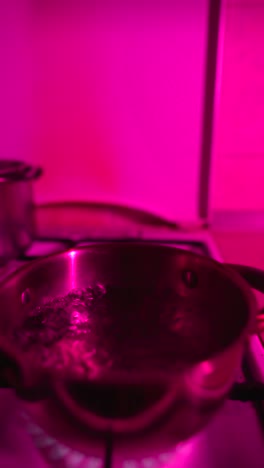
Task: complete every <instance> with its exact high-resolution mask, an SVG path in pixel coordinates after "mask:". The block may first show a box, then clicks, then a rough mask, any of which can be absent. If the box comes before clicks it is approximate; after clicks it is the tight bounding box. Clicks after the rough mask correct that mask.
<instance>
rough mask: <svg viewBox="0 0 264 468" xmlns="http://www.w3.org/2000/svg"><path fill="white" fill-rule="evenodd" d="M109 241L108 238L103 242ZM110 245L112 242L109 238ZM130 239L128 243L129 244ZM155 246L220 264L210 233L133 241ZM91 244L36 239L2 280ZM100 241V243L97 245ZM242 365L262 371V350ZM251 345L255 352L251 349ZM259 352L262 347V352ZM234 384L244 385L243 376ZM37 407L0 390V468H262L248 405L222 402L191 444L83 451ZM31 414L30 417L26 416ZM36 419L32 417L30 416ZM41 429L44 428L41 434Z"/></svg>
mask: <svg viewBox="0 0 264 468" xmlns="http://www.w3.org/2000/svg"><path fill="white" fill-rule="evenodd" d="M105 240H107V239H106V238H104V239H101V241H105ZM109 240H111V241H114V240H113V239H109ZM127 240H128V239H126V241H127ZM133 240H134V241H135V242H136V241H137V240H144V241H146V242H147V241H155V242H158V243H162V244H169V245H174V246H176V247H179V248H182V249H186V250H189V251H193V252H195V253H198V254H202V255H208V256H211V257H213V258H215V259H216V260H221V257H220V255H219V252H218V250H217V248H216V246H215V245H214V243H213V241H212V239H211V238H210V236H209V234H208V233H207V232H206V231H204V232H202V233H181V232H178V231H177V232H175V233H174V234H173V233H171V232H170V234H168V235H167V236H166V237H161V236H160V233H158V232H151V234H150V233H146V232H144V233H142V235H141V236H140V238H139V239H137V240H135V239H133ZM94 241H95V239H87V238H84V239H79V240H78V241H74V240H72V239H57V238H39V239H37V240H36V241H35V242H34V243H33V245H32V246H31V247H30V249H29V250H28V251H27V252H26V254H25V255H24V256H23V257H21V258H19V259H17V260H16V261H13V262H11V263H10V264H9V265H7V266H6V267H4V268H2V269H1V271H0V278H2V279H3V278H4V277H5V276H6V275H7V274H9V273H10V272H12V271H14V270H16V269H17V268H18V267H19V266H21V265H23V264H25V263H27V262H30V261H32V260H33V259H35V258H39V257H42V256H45V255H47V254H52V253H55V252H59V251H63V250H65V249H67V248H71V247H75V246H84V245H87V244H89V243H91V242H94ZM97 241H98V240H97ZM254 343H255V345H254V346H255V350H254V353H253V355H252V353H251V355H250V358H248V357H247V358H246V361H245V365H246V367H247V368H248V366H250V367H252V368H254V366H255V368H257V364H256V363H258V366H259V368H260V369H261V371H262V370H263V365H262V364H261V363H262V362H264V361H263V359H262V358H261V359H262V360H261V359H259V357H258V358H257V359H256V355H258V354H259V352H260V348H258V347H256V346H257V345H256V340H255V342H254ZM254 346H253V347H254ZM261 350H262V348H261ZM238 380H245V377H244V373H243V372H242V371H241V372H240V373H239V375H238ZM41 408H42V409H40V407H38V404H34V405H33V406H32V404H31V405H29V406H28V408H25V405H23V407H22V406H21V403H20V402H19V401H17V400H16V398H15V396H14V395H13V394H12V392H10V391H8V390H2V391H1V398H0V419H1V421H2V425H1V427H2V430H1V432H0V446H1V449H0V466H8V467H14V468H15V467H28V466H34V467H36V468H42V467H43V468H44V467H45V466H54V467H55V466H56V467H65V468H66V467H68V468H70V467H80V468H110V467H114V468H163V467H164V468H165V467H166V468H167V467H168V468H169V467H177V468H178V467H180V468H183V467H184V468H231V467H232V468H233V467H236V468H248V467H251V468H262V467H263V466H264V431H263V428H262V422H261V421H262V420H261V415H260V413H259V412H258V411H257V410H256V408H255V407H254V406H253V405H252V404H250V403H240V402H234V401H226V403H225V405H224V406H223V408H222V409H221V410H220V411H219V413H217V414H216V415H215V417H214V418H213V420H212V421H211V422H210V423H209V425H208V426H207V427H206V428H205V429H204V430H203V431H202V432H200V433H199V434H197V435H196V436H195V437H193V438H192V439H191V440H189V441H187V442H185V443H181V444H177V443H176V442H175V440H174V438H173V434H170V437H166V438H164V434H163V433H162V432H159V431H158V432H157V433H155V434H154V435H152V436H151V438H148V437H147V438H144V437H141V438H140V439H137V440H131V441H128V442H126V443H123V442H120V441H118V440H111V441H109V440H103V441H101V442H100V443H99V444H98V443H96V444H95V443H93V442H91V441H89V440H87V441H86V442H85V446H84V445H81V444H79V442H78V441H77V442H72V441H70V442H69V443H68V442H67V440H66V439H64V440H63V442H62V441H61V440H59V439H58V438H57V437H56V434H55V433H54V434H53V433H51V432H50V431H49V429H48V428H47V427H45V424H40V421H44V419H45V418H44V417H43V414H41V411H43V407H41ZM29 414H30V416H29ZM32 415H34V416H32ZM44 427H45V429H44Z"/></svg>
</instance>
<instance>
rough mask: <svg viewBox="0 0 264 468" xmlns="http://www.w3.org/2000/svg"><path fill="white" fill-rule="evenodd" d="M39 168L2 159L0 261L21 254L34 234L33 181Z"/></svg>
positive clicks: (39, 170) (39, 172)
mask: <svg viewBox="0 0 264 468" xmlns="http://www.w3.org/2000/svg"><path fill="white" fill-rule="evenodd" d="M41 173H42V171H41V169H40V168H35V167H31V166H29V165H27V164H25V163H23V162H20V161H7V160H0V263H5V262H6V261H7V260H9V259H11V258H16V257H18V256H19V255H21V254H22V253H23V252H24V251H25V250H26V249H27V248H28V247H29V245H30V244H31V241H32V239H33V237H34V206H33V195H32V181H33V180H35V179H37V178H38V177H39V176H40V175H41Z"/></svg>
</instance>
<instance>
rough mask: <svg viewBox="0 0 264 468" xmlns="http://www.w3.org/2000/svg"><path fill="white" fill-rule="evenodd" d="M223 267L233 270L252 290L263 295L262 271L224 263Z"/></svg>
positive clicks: (263, 275)
mask: <svg viewBox="0 0 264 468" xmlns="http://www.w3.org/2000/svg"><path fill="white" fill-rule="evenodd" d="M224 265H225V266H226V267H228V268H231V269H232V270H235V271H236V272H237V273H238V274H239V275H241V276H242V277H243V278H244V279H245V280H246V281H247V282H248V283H249V284H250V286H251V287H252V288H253V289H256V290H257V291H260V292H262V293H264V270H260V269H259V268H254V267H249V266H244V265H234V264H232V263H225V264H224Z"/></svg>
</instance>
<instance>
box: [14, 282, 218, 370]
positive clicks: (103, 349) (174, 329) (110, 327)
mask: <svg viewBox="0 0 264 468" xmlns="http://www.w3.org/2000/svg"><path fill="white" fill-rule="evenodd" d="M200 312H201V310H200V309H199V307H198V308H197V310H196V309H195V307H194V306H193V304H190V303H189V302H188V301H186V299H185V298H182V297H180V296H178V295H177V294H176V293H175V292H174V291H169V290H162V291H153V290H152V291H148V290H147V289H138V288H136V287H135V288H127V289H126V288H124V287H119V288H114V287H110V286H107V287H105V286H104V285H102V284H100V283H99V284H95V285H94V286H89V287H87V288H82V289H74V290H72V291H70V292H69V293H68V294H67V295H66V296H63V297H56V298H54V299H52V300H50V301H49V302H47V303H45V304H44V305H41V306H39V307H37V308H35V309H34V310H32V311H30V312H29V313H28V315H27V316H26V317H25V319H24V321H23V323H22V324H21V326H20V327H18V328H17V329H16V330H15V334H14V339H15V341H16V344H18V345H19V346H20V348H21V351H22V352H23V353H24V355H25V357H26V362H27V365H31V366H32V367H33V368H34V367H35V368H38V369H40V368H45V369H51V370H53V371H54V370H55V371H56V372H62V373H66V374H67V376H68V375H69V374H74V375H75V376H76V374H78V376H80V377H85V376H86V377H95V376H97V375H98V374H99V373H100V372H102V370H107V369H115V370H118V371H122V372H123V371H126V372H131V371H133V370H137V371H140V370H142V371H146V370H148V371H154V372H156V371H157V370H161V371H164V370H168V371H170V372H171V371H173V372H175V369H176V366H177V363H179V362H180V361H181V360H183V361H184V360H185V361H186V360H188V359H189V357H191V358H192V359H193V357H194V356H195V357H197V359H198V358H199V356H198V354H199V352H200V351H203V347H204V348H205V349H206V346H207V341H208V336H210V333H208V332H209V331H208V320H207V319H206V317H204V316H203V315H202V314H201V313H200Z"/></svg>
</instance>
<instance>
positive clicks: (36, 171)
mask: <svg viewBox="0 0 264 468" xmlns="http://www.w3.org/2000/svg"><path fill="white" fill-rule="evenodd" d="M42 173H43V170H42V168H41V167H31V166H29V167H28V168H27V169H26V171H25V174H24V177H25V179H26V180H32V179H38V178H39V177H40V176H41V175H42Z"/></svg>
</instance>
